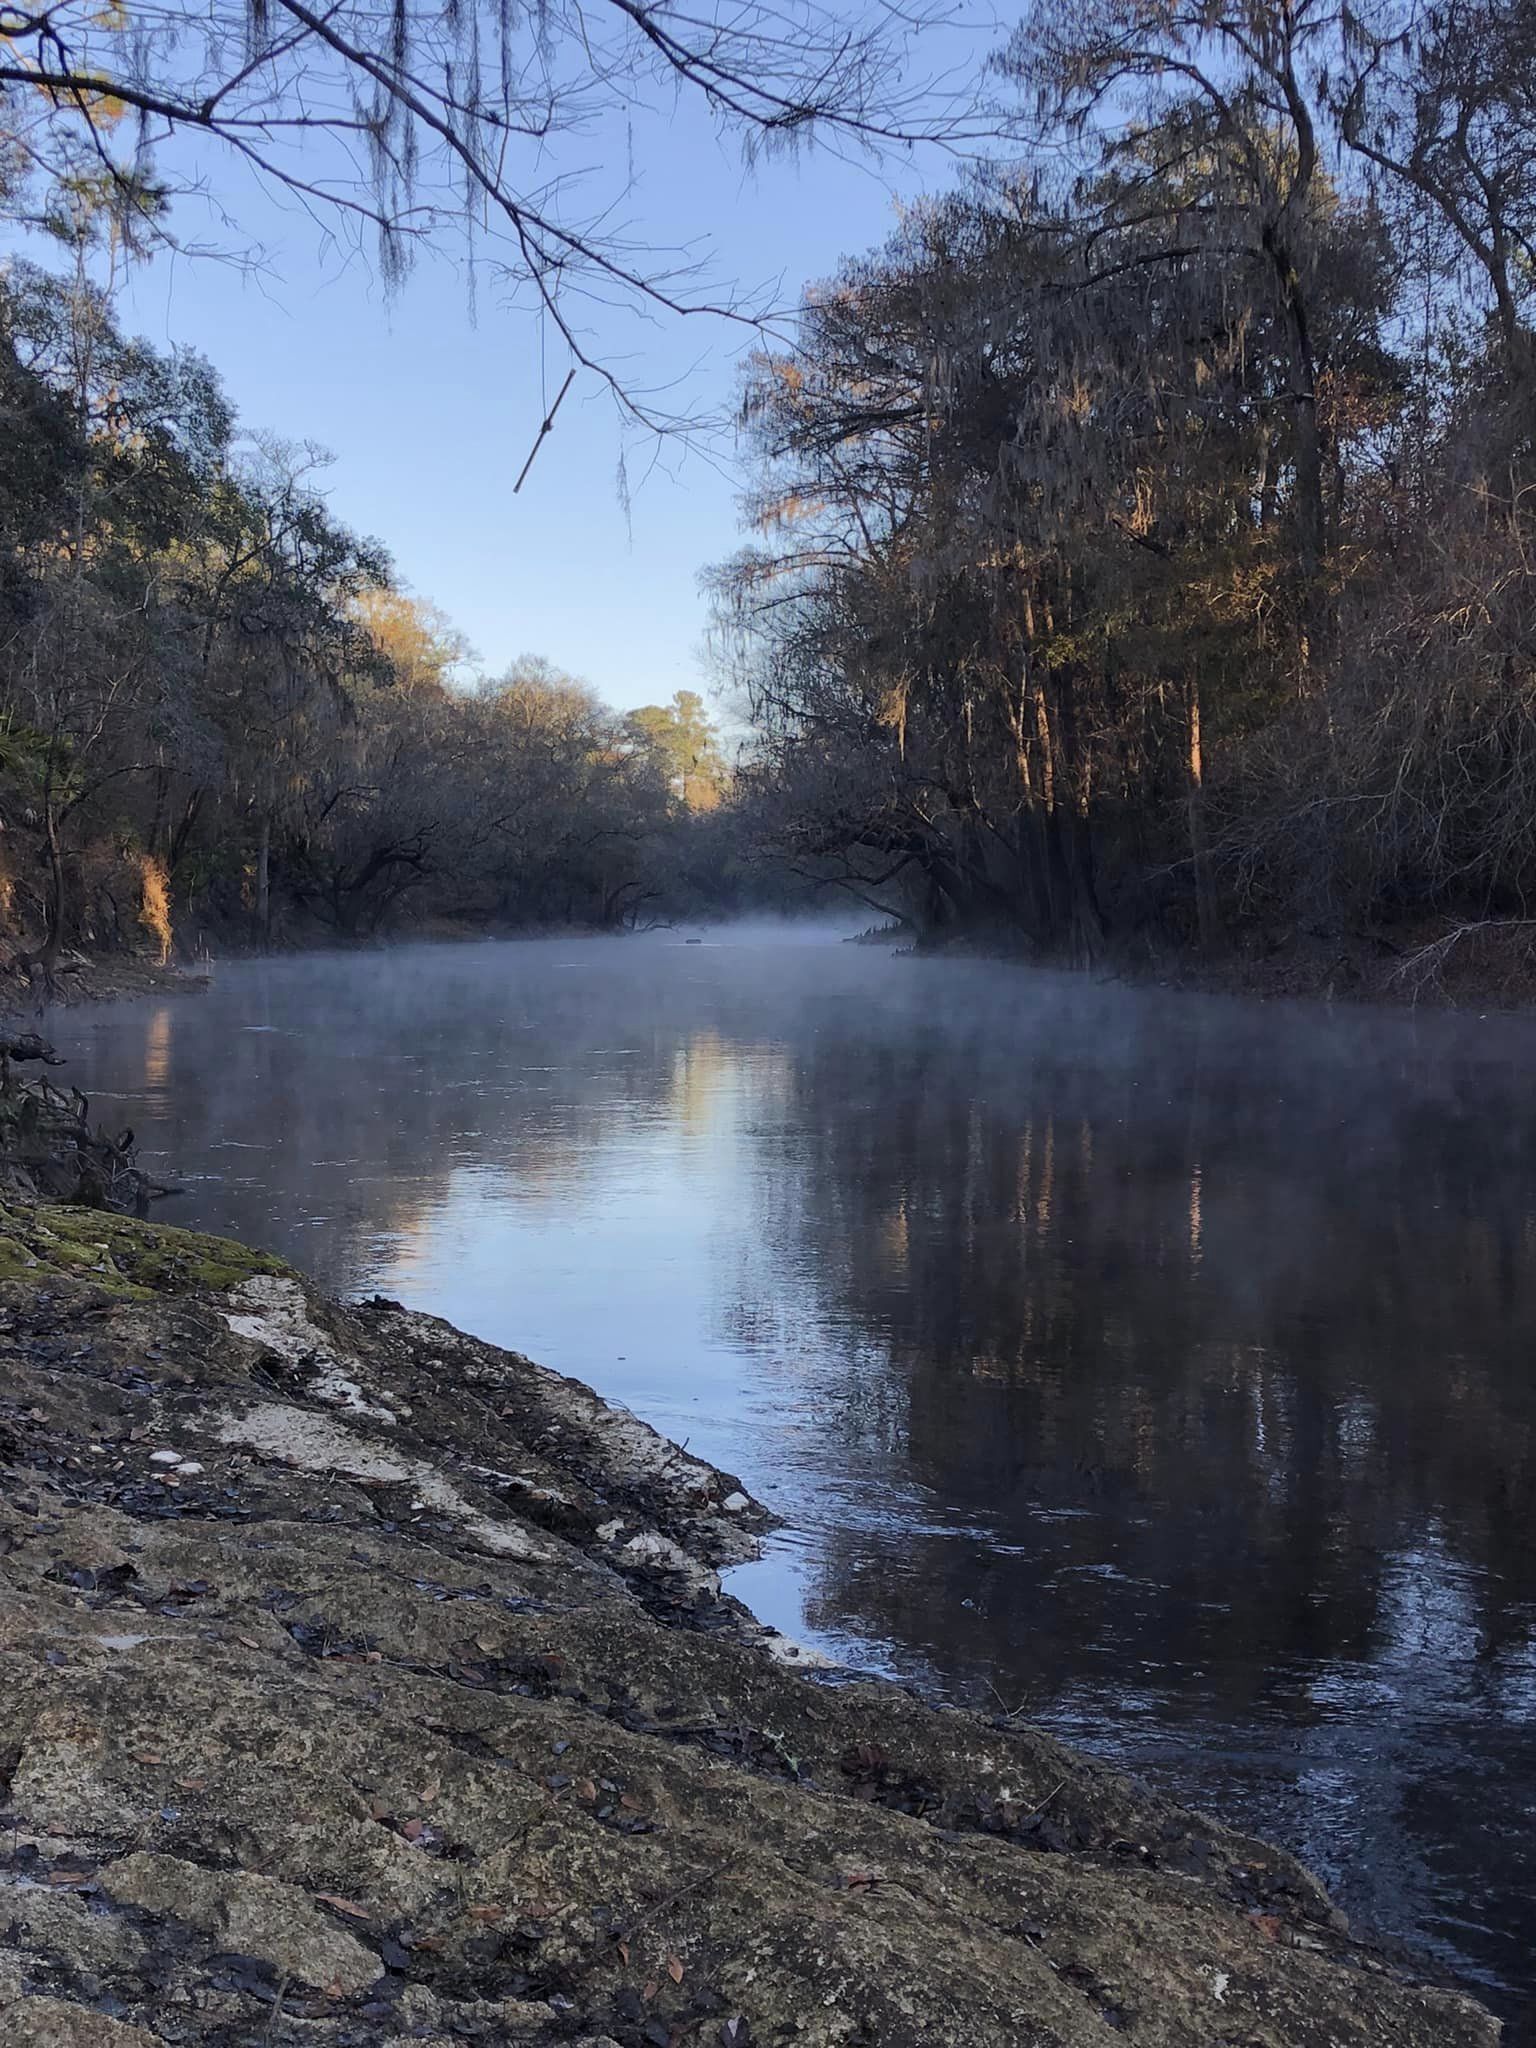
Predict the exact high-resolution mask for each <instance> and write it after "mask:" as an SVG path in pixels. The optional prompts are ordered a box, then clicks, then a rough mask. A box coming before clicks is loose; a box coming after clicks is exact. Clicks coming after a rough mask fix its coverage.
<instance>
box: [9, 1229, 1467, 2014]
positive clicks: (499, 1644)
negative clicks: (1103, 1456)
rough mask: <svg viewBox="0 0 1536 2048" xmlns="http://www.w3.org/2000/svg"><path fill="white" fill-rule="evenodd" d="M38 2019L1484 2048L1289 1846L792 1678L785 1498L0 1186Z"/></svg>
mask: <svg viewBox="0 0 1536 2048" xmlns="http://www.w3.org/2000/svg"><path fill="white" fill-rule="evenodd" d="M0 1313H3V1318H4V1327H3V1335H0V1583H3V1585H4V1588H5V1592H4V1598H3V1601H0V1667H3V1683H0V1808H3V1809H4V1812H5V1815H6V1817H7V1828H8V1832H7V1833H6V1834H5V1835H4V1836H3V1837H0V1882H3V1884H4V1885H5V1887H6V1893H7V1906H6V1911H5V1913H4V1914H3V1915H0V1930H3V1932H0V2030H3V2032H4V2036H5V2039H6V2040H7V2042H12V2041H14V2042H17V2043H18V2044H19V2043H36V2044H43V2043H48V2044H59V2048H63V2044H65V2043H69V2044H76V2043H79V2044H90V2048H151V2044H153V2043H158V2042H169V2041H172V2040H174V2041H176V2042H179V2043H189V2042H196V2043H209V2044H212V2043H215V2042H217V2043H219V2044H231V2048H233V2044H236V2043H243V2042H253V2043H254V2042H262V2043H266V2042H273V2043H278V2044H282V2043H292V2044H295V2048H296V2044H297V2043H298V2042H300V2041H305V2042H320V2043H336V2044H338V2048H339V2044H341V2043H343V2042H351V2043H355V2042H379V2043H401V2044H403V2043H404V2042H406V2041H423V2040H427V2041H432V2042H436V2043H445V2042H447V2041H449V2040H463V2039H485V2040H495V2041H497V2042H515V2043H526V2044H529V2048H533V2044H542V2043H550V2044H553V2043H555V2042H573V2041H580V2042H585V2043H587V2044H588V2048H598V2044H600V2043H616V2044H619V2048H644V2044H662V2043H683V2042H687V2043H709V2044H714V2043H723V2044H727V2048H764V2044H767V2043H780V2042H782V2043H789V2042H791V2041H793V2042H796V2043H802V2044H826V2048H832V2044H847V2048H853V2044H855V2043H859V2044H866V2048H919V2044H921V2048H942V2044H949V2048H983V2044H986V2048H990V2044H993V2043H997V2044H1002V2043H1005V2042H1006V2043H1009V2044H1021V2048H1022V2044H1025V2043H1039V2044H1041V2048H1044V2044H1045V2043H1051V2044H1053V2048H1072V2044H1078V2043H1082V2044H1085V2048H1086V2044H1088V2043H1097V2042H1098V2041H1100V2040H1102V2039H1103V2038H1104V2031H1105V2028H1106V2025H1108V2026H1110V2027H1112V2028H1114V2029H1117V2030H1119V2031H1123V2032H1125V2033H1126V2034H1128V2035H1129V2036H1130V2037H1131V2038H1133V2039H1135V2040H1138V2041H1142V2042H1146V2043H1156V2044H1167V2048H1174V2044H1179V2048H1188V2044H1200V2043H1210V2044H1212V2048H1215V2044H1217V2043H1223V2044H1226V2043H1231V2042H1233V2041H1241V2042H1243V2043H1244V2044H1253V2048H1258V2044H1264V2048H1304V2044H1307V2048H1310V2044H1314V2043H1315V2044H1318V2048H1321V2044H1323V2043H1325V2042H1326V2043H1329V2044H1331V2048H1344V2044H1359V2048H1366V2044H1386V2043H1391V2044H1393V2048H1415V2044H1421V2048H1431V2044H1433V2048H1461V2044H1466V2048H1473V2044H1477V2048H1483V2044H1487V2043H1491V2042H1493V2041H1494V2040H1495V2039H1496V2038H1497V2028H1496V2026H1495V2023H1494V2022H1493V2021H1492V2020H1491V2019H1489V2018H1488V2017H1487V2016H1486V2015H1485V2014H1484V2013H1483V2012H1482V2011H1481V2010H1480V2009H1479V2008H1478V2007H1476V2006H1474V2005H1473V2004H1472V2003H1471V2002H1470V2001H1469V2000H1467V1999H1464V1998H1462V1997H1460V1996H1458V1995H1457V1994H1454V1993H1450V1992H1445V1991H1440V1990H1430V1989H1424V1988H1420V1987H1417V1986H1415V1985H1413V1984H1411V1983H1409V1982H1408V1981H1407V1980H1406V1979H1404V1978H1403V1977H1402V1976H1400V1975H1399V1974H1398V1973H1397V1972H1396V1971H1394V1970H1393V1969H1391V1968H1389V1967H1388V1966H1387V1965H1386V1964H1385V1963H1384V1962H1383V1961H1382V1960H1381V1959H1380V1958H1379V1957H1377V1956H1374V1955H1372V1954H1371V1953H1370V1952H1369V1951H1368V1950H1366V1949H1364V1948H1362V1947H1360V1946H1357V1945H1356V1944H1355V1943H1354V1942H1352V1940H1351V1939H1350V1937H1349V1936H1348V1934H1347V1933H1346V1932H1345V1931H1344V1930H1343V1929H1342V1928H1341V1927H1340V1926H1339V1924H1338V1923H1337V1920H1336V1917H1335V1916H1333V1915H1332V1914H1331V1912H1330V1909H1329V1906H1328V1902H1327V1900H1326V1898H1325V1897H1324V1896H1323V1894H1322V1892H1321V1890H1320V1888H1319V1887H1318V1886H1317V1885H1316V1884H1315V1882H1314V1881H1313V1880H1312V1879H1310V1878H1309V1877H1308V1876H1307V1874H1306V1873H1305V1872H1304V1871H1303V1870H1302V1869H1301V1868H1300V1867H1299V1866H1298V1865H1297V1864H1296V1863H1295V1862H1293V1861H1292V1860H1291V1859H1290V1858H1289V1857H1287V1856H1285V1855H1283V1854H1281V1853H1280V1852H1279V1851H1276V1850H1273V1849H1270V1848H1267V1847H1265V1846H1264V1845H1262V1844H1259V1843H1256V1842H1252V1841H1249V1840H1247V1839H1246V1838H1244V1837H1242V1836H1240V1835H1237V1834H1234V1833H1232V1832H1231V1831H1229V1830H1227V1829H1225V1828H1222V1827H1220V1826H1219V1825H1217V1824H1216V1823H1214V1822H1212V1821H1209V1820H1207V1819H1205V1818H1203V1817H1201V1816H1198V1815H1194V1814H1190V1813H1187V1812H1183V1811H1181V1810H1179V1809H1178V1808H1176V1807H1175V1806H1173V1805H1172V1804H1170V1803H1169V1802H1167V1801H1165V1800H1162V1799H1160V1798H1158V1797H1157V1796H1155V1795H1154V1794H1152V1793H1150V1792H1148V1791H1146V1790H1145V1789H1143V1788H1141V1787H1139V1786H1137V1785H1135V1784H1134V1783H1132V1782H1131V1781H1129V1780H1127V1779H1125V1778H1122V1777H1120V1776H1118V1775H1117V1774H1116V1773H1114V1772H1112V1771H1110V1770H1108V1769H1107V1768H1105V1767H1103V1766H1101V1765H1099V1764H1096V1763H1094V1762H1092V1761H1091V1760H1089V1759H1087V1758H1085V1757H1082V1756H1078V1755H1075V1754H1073V1753H1071V1752H1069V1751H1067V1750H1065V1749H1064V1748H1062V1747H1061V1746H1060V1745H1059V1744H1057V1743H1056V1742H1054V1741H1052V1740H1051V1739H1049V1738H1048V1737H1045V1736H1043V1735H1041V1734H1039V1733H1036V1732H1034V1731H1032V1730H1030V1729H1028V1728H1024V1727H1019V1726H1015V1725H1012V1724H1010V1723H1007V1722H989V1721H987V1720H984V1719H982V1718H979V1717H975V1716H972V1715H968V1714H964V1713H959V1712H941V1711H938V1710H935V1709H933V1708H931V1707H929V1706H926V1705H924V1704H922V1703H921V1702H919V1701H917V1700H916V1699H914V1698H913V1697H911V1696H910V1695H908V1694H907V1693H905V1692H904V1691H902V1690H900V1689H898V1688H895V1687H891V1686H888V1685H884V1684H879V1683H875V1682H858V1683H854V1682H837V1683H829V1682H827V1681H826V1680H825V1679H822V1680H820V1681H818V1680H817V1679H816V1678H815V1677H813V1676H809V1675H806V1674H804V1673H802V1672H799V1671H796V1670H795V1669H794V1668H793V1654H792V1653H791V1652H790V1651H789V1649H788V1646H786V1645H784V1644H783V1642H782V1639H779V1638H776V1637H774V1636H772V1635H771V1634H770V1633H769V1632H767V1631H765V1630H763V1629H762V1628H761V1627H760V1625H759V1624H757V1623H756V1622H755V1621H754V1620H753V1619H752V1617H751V1616H750V1615H749V1614H748V1613H747V1612H746V1610H745V1609H744V1608H742V1607H741V1606H740V1604H739V1603H737V1602H736V1601H734V1600H732V1599H731V1598H730V1596H729V1595H728V1594H726V1593H724V1592H723V1591H722V1590H721V1589H720V1583H719V1573H720V1571H721V1570H722V1569H723V1568H724V1567H726V1566H728V1565H729V1564H730V1563H731V1562H733V1561H736V1560H739V1559H741V1558H743V1557H745V1556H746V1555H748V1554H750V1552H751V1549H752V1547H753V1545H754V1542H755V1540H756V1538H757V1537H758V1536H759V1535H760V1534H761V1532H762V1531H763V1530H764V1529H765V1527H766V1526H767V1524H768V1520H769V1518H768V1517H767V1515H766V1514H765V1512H764V1511H763V1510H762V1509H761V1508H760V1507H759V1506H758V1505H757V1504H756V1503H754V1502H752V1501H750V1500H749V1499H748V1498H747V1496H746V1494H745V1492H744V1490H743V1489H741V1488H740V1487H739V1486H738V1485H737V1484H736V1483H735V1482H734V1481H733V1480H732V1479H731V1478H730V1477H729V1476H728V1475H725V1474H721V1473H718V1472H716V1471H714V1470H713V1469H712V1468H710V1467H709V1466H706V1465H704V1464H702V1463H701V1462H700V1461H698V1460H697V1459H695V1458H692V1457H690V1456H689V1455H687V1454H686V1453H685V1452H682V1451H680V1450H678V1449H677V1448H676V1447H675V1446H673V1445H670V1444H668V1443H666V1442H665V1441H664V1440H663V1439H661V1438H660V1437H658V1436H657V1435H655V1434H654V1433H653V1432H652V1431H650V1430H649V1429H648V1428H646V1427H645V1425H643V1424H642V1423H639V1422H637V1421H636V1420H634V1419H633V1418H632V1417H630V1416H628V1415H627V1414H625V1413H624V1412H623V1411H618V1410H614V1409H611V1408H608V1407H606V1406H605V1405H604V1404H603V1403H602V1402H601V1401H599V1400H598V1399H597V1397H596V1396H594V1395H592V1394H591V1393H590V1392H589V1391H587V1390H586V1389H584V1388H582V1387H580V1386H579V1385H577V1384H576V1383H574V1382H572V1381H568V1380H563V1379H561V1378H559V1377H558V1376H557V1375H555V1374H553V1373H549V1372H546V1371H544V1370H542V1369H540V1368H539V1367H537V1366H535V1365H533V1364H531V1363H529V1362H528V1361H527V1360H526V1359H523V1358H520V1357H518V1356H516V1355H515V1354H512V1353H509V1352H506V1351H502V1350H498V1349H496V1348H495V1347H494V1346H491V1345H488V1344H484V1343H481V1342H479V1341H477V1340H475V1339H472V1338H469V1337H467V1336H465V1335H463V1334H462V1333H460V1332H458V1331H455V1330H453V1329H451V1328H450V1327H449V1326H448V1325H447V1324H444V1323H441V1322H438V1321H435V1320H434V1319H432V1318H430V1317H426V1316H421V1315H416V1314H413V1313H410V1312H408V1311H406V1310H404V1309H402V1308H400V1307H398V1306H397V1305H395V1304H393V1303H389V1302H384V1301H374V1302H370V1303H367V1304H363V1305H359V1306H354V1307H342V1306H340V1305H338V1304H336V1303H333V1302H328V1301H325V1300H322V1299H321V1298H319V1297H318V1296H317V1295H316V1294H315V1292H314V1291H313V1290H312V1289H310V1288H308V1287H307V1286H306V1285H305V1283H304V1282H303V1281H302V1280H301V1279H300V1278H299V1277H298V1276H297V1275H296V1274H294V1273H293V1272H291V1271H290V1270H289V1269H288V1268H286V1267H284V1266H282V1265H281V1264H280V1263H279V1262H277V1261H275V1260H271V1259H267V1258H264V1257H262V1256H260V1255H258V1254H256V1253H253V1252H250V1251H247V1250H245V1249H244V1248H241V1247H237V1246H232V1245H229V1244H227V1243H225V1242H223V1241H222V1240H218V1239H210V1238H204V1237H198V1236H195V1235H192V1234H190V1233H184V1232H180V1231H174V1230H168V1229H162V1228H157V1227H153V1226H146V1225H140V1224H135V1223H131V1222H129V1221H127V1220H126V1219H122V1218H117V1217H104V1216H101V1215H96V1214H88V1213H83V1212H79V1211H74V1210H57V1209H30V1208H25V1207H20V1206H12V1207H11V1208H10V1209H8V1210H7V1211H6V1212H5V1213H4V1215H3V1218H0Z"/></svg>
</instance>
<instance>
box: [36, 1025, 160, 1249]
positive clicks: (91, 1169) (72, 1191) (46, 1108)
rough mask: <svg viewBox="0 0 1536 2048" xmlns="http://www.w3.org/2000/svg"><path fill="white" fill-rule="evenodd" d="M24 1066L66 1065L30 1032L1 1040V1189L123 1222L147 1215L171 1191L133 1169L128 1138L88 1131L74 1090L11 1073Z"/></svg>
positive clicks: (82, 1101)
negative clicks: (113, 1214) (108, 1212)
mask: <svg viewBox="0 0 1536 2048" xmlns="http://www.w3.org/2000/svg"><path fill="white" fill-rule="evenodd" d="M27 1062H34V1063H37V1064H40V1065H43V1066H49V1067H58V1066H63V1065H64V1061H63V1060H62V1059H61V1058H60V1057H59V1055H58V1053H56V1052H55V1051H54V1049H53V1047H52V1046H51V1045H50V1044H49V1043H48V1041H47V1040H46V1039H45V1038H41V1037H39V1035H38V1034H37V1033H36V1032H35V1031H32V1032H24V1033H20V1034H5V1035H0V1188H4V1189H5V1190H6V1191H7V1192H9V1193H11V1194H18V1195H21V1196H23V1197H30V1198H32V1199H35V1200H40V1201H47V1202H73V1203H78V1204H80V1205H82V1206H83V1207H85V1208H88V1209H113V1210H117V1211H118V1212H120V1213H121V1214H123V1215H128V1216H146V1215H148V1213H149V1205H150V1203H151V1202H152V1201H154V1200H155V1199H156V1198H157V1197H159V1196H162V1195H168V1194H172V1193H174V1192H175V1190H174V1189H171V1188H165V1187H160V1186H158V1185H157V1184H156V1183H155V1182H154V1181H152V1180H151V1179H150V1178H149V1176H148V1174H146V1173H145V1172H144V1170H143V1168H142V1167H141V1166H140V1165H139V1164H138V1160H137V1145H136V1143H135V1140H134V1135H133V1132H132V1131H123V1132H121V1133H119V1134H118V1135H117V1136H116V1137H114V1136H113V1135H112V1134H111V1133H110V1132H108V1131H107V1130H106V1129H105V1128H103V1127H102V1126H101V1125H94V1126H93V1124H92V1122H91V1105H90V1103H89V1101H88V1100H87V1099H86V1097H85V1096H84V1095H82V1094H81V1092H80V1090H79V1089H78V1088H68V1089H64V1088H60V1087H57V1086H55V1084H54V1083H53V1082H52V1081H50V1080H48V1079H47V1077H46V1076H45V1075H42V1074H38V1075H24V1074H19V1073H17V1072H16V1071H15V1069H16V1066H17V1065H19V1064H22V1063H27Z"/></svg>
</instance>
